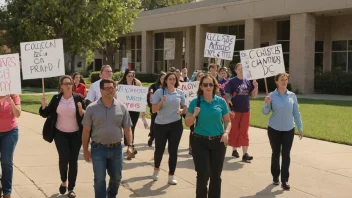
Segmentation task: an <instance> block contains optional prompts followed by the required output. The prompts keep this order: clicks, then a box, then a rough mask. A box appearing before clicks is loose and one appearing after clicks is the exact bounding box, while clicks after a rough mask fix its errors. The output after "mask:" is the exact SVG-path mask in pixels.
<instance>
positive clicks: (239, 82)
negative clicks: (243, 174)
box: [225, 63, 258, 162]
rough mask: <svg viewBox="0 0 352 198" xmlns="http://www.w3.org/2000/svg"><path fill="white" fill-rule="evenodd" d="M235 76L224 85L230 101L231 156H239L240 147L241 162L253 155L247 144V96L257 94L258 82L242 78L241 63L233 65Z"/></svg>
mask: <svg viewBox="0 0 352 198" xmlns="http://www.w3.org/2000/svg"><path fill="white" fill-rule="evenodd" d="M235 71H236V73H237V76H236V77H234V78H232V79H231V80H230V81H229V82H228V83H227V84H226V86H225V94H226V98H227V99H228V100H229V101H230V102H229V103H232V111H233V112H231V116H230V117H231V125H232V129H231V135H230V136H229V145H230V146H232V147H233V151H232V156H233V157H235V158H239V157H240V156H239V154H238V152H237V148H240V147H242V150H243V156H242V161H243V162H250V161H251V160H252V159H253V157H252V156H250V155H249V154H248V153H247V152H248V146H249V137H248V129H249V121H250V103H249V98H250V97H252V98H255V97H257V95H258V83H257V82H256V81H253V85H252V84H251V82H250V81H249V80H247V79H244V78H243V73H242V64H241V63H238V64H237V65H236V66H235Z"/></svg>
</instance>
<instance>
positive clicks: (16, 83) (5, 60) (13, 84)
mask: <svg viewBox="0 0 352 198" xmlns="http://www.w3.org/2000/svg"><path fill="white" fill-rule="evenodd" d="M8 94H21V71H20V61H19V55H18V54H7V55H0V96H6V95H8Z"/></svg>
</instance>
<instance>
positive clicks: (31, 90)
mask: <svg viewBox="0 0 352 198" xmlns="http://www.w3.org/2000/svg"><path fill="white" fill-rule="evenodd" d="M54 91H57V89H47V88H45V92H54ZM42 92H43V89H42V88H38V87H23V88H22V93H42Z"/></svg>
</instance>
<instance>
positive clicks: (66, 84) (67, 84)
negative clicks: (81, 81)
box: [62, 83, 72, 86]
mask: <svg viewBox="0 0 352 198" xmlns="http://www.w3.org/2000/svg"><path fill="white" fill-rule="evenodd" d="M62 85H65V86H69V85H72V83H62Z"/></svg>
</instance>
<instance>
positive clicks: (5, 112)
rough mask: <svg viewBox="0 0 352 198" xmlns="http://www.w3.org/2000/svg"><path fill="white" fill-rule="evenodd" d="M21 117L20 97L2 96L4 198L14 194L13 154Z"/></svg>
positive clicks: (0, 140) (0, 138) (0, 139)
mask: <svg viewBox="0 0 352 198" xmlns="http://www.w3.org/2000/svg"><path fill="white" fill-rule="evenodd" d="M20 115H21V101H20V97H19V96H18V95H15V94H11V95H7V96H0V120H1V124H0V145H1V146H0V153H1V171H2V178H1V184H2V192H3V194H4V196H3V197H4V198H10V197H11V192H12V177H13V154H14V151H15V147H16V144H17V141H18V125H17V122H16V118H19V117H20Z"/></svg>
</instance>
